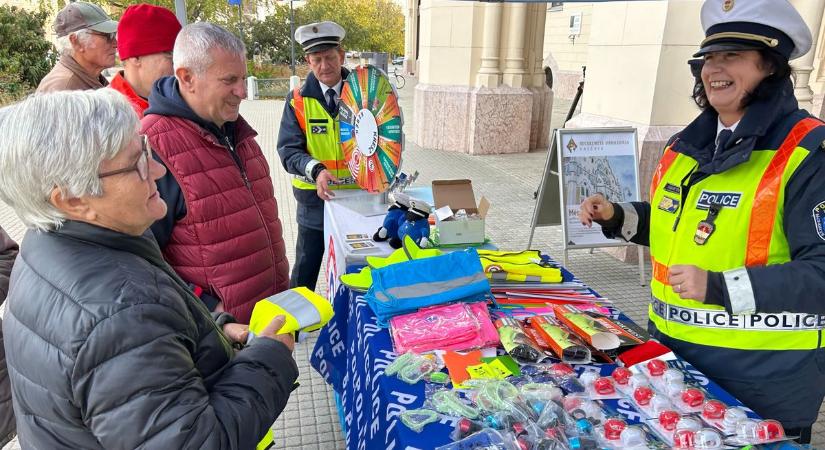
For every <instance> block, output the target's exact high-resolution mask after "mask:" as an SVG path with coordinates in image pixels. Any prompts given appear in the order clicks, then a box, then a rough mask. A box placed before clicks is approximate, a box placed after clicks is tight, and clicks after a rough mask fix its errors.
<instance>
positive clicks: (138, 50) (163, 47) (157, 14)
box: [117, 4, 181, 61]
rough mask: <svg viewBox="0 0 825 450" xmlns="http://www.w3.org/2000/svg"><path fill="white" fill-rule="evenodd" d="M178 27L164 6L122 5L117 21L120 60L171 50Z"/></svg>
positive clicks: (173, 17)
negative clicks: (118, 20) (123, 10)
mask: <svg viewBox="0 0 825 450" xmlns="http://www.w3.org/2000/svg"><path fill="white" fill-rule="evenodd" d="M180 29H181V26H180V22H178V19H177V17H175V14H174V13H173V12H172V11H169V10H168V9H166V8H161V7H160V6H154V5H147V4H140V5H132V6H130V7H128V8H126V12H124V13H123V17H121V18H120V22H119V23H118V25H117V52H118V54H119V55H120V60H121V61H123V60H126V59H128V58H132V57H135V56H144V55H151V54H153V53H162V52H171V51H172V48H173V47H174V46H175V38H176V37H177V36H178V32H179V31H180Z"/></svg>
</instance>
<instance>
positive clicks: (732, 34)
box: [694, 0, 812, 60]
mask: <svg viewBox="0 0 825 450" xmlns="http://www.w3.org/2000/svg"><path fill="white" fill-rule="evenodd" d="M702 27H703V28H704V29H705V36H706V37H705V40H704V41H702V44H701V48H700V49H699V52H697V53H696V54H695V55H694V56H701V55H704V54H706V53H711V52H719V51H726V50H758V49H764V48H767V49H770V50H773V51H775V52H777V53H779V54H781V55H782V56H784V57H785V58H787V59H789V60H791V59H794V58H798V57H800V56H802V55H804V54H805V53H808V50H810V49H811V41H812V38H811V30H809V29H808V25H806V24H805V21H804V20H802V17H801V16H800V15H799V13H798V12H797V11H796V9H794V7H793V6H792V5H791V4H790V3H788V0H705V3H704V4H703V5H702Z"/></svg>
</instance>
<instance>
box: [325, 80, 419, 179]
mask: <svg viewBox="0 0 825 450" xmlns="http://www.w3.org/2000/svg"><path fill="white" fill-rule="evenodd" d="M338 117H339V119H340V123H341V148H342V149H343V151H344V159H345V160H346V161H347V166H348V167H349V170H350V172H351V173H352V176H353V178H354V179H355V182H356V183H358V185H359V186H361V188H362V189H364V190H366V191H369V192H372V193H379V192H384V191H385V190H386V189H387V188H388V187H389V186H390V183H392V181H393V179H395V174H396V173H398V169H399V167H400V166H401V148H402V142H401V141H402V136H401V125H402V124H403V123H404V119H403V118H402V117H401V109H400V108H399V107H398V93H396V91H395V88H393V87H392V85H391V84H390V82H389V80H388V79H387V75H386V74H384V72H382V71H381V70H380V69H378V68H376V67H373V66H358V67H357V68H355V70H353V71H352V72H350V74H349V76H348V77H347V79H346V80H345V82H344V89H343V91H342V92H341V103H340V109H339V111H338Z"/></svg>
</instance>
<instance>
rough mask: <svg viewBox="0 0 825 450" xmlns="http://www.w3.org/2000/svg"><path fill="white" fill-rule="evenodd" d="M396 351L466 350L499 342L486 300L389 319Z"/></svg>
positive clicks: (446, 306) (444, 306)
mask: <svg viewBox="0 0 825 450" xmlns="http://www.w3.org/2000/svg"><path fill="white" fill-rule="evenodd" d="M390 333H391V335H392V339H393V346H394V347H395V351H396V353H399V354H401V353H405V352H407V351H410V350H411V351H414V352H417V353H422V352H427V351H431V350H436V349H441V350H466V349H469V348H478V347H484V346H487V345H488V344H492V345H495V344H496V343H498V332H497V331H496V329H495V326H494V325H493V324H492V322H491V320H490V314H489V312H488V311H487V305H486V303H485V302H479V303H473V304H467V303H455V304H450V305H439V306H433V307H430V308H424V309H421V310H419V311H417V312H414V313H410V314H403V315H400V316H395V317H393V318H392V319H390Z"/></svg>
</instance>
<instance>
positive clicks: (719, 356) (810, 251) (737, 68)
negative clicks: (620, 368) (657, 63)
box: [579, 0, 825, 442]
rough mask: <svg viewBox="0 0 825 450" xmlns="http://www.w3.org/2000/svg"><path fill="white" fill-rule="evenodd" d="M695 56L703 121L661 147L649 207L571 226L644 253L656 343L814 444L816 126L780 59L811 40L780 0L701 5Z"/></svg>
mask: <svg viewBox="0 0 825 450" xmlns="http://www.w3.org/2000/svg"><path fill="white" fill-rule="evenodd" d="M702 25H703V26H704V29H705V33H706V37H705V39H704V40H703V41H702V43H701V44H700V47H699V51H698V52H697V53H696V54H695V55H694V57H698V58H701V59H702V63H701V64H699V65H698V66H697V65H696V64H694V65H693V66H694V68H697V69H700V70H699V71H698V75H699V77H698V78H697V80H696V85H695V87H694V90H693V92H694V100H695V101H696V104H697V105H698V106H699V107H700V108H701V109H702V110H703V111H702V113H701V114H700V115H699V116H698V117H697V118H696V119H695V120H694V121H693V122H692V123H691V124H689V125H688V126H687V127H686V128H685V129H684V130H682V131H681V132H679V133H678V134H677V135H676V136H674V137H673V138H671V139H670V141H669V142H668V144H667V147H666V149H665V151H664V153H663V155H662V158H661V160H660V162H659V167H658V168H657V170H656V172H655V175H654V177H653V180H652V183H651V193H652V195H651V199H650V203H647V202H633V203H627V204H614V203H611V202H609V201H607V200H606V199H605V198H604V197H602V196H593V197H590V198H588V199H586V200H585V201H584V202H583V203H582V206H581V212H580V214H579V217H580V219H581V221H582V223H583V224H585V225H590V224H591V223H592V222H594V221H595V222H597V223H599V224H601V225H602V227H603V230H604V233H605V235H607V236H608V237H616V238H622V239H625V240H628V241H631V242H635V243H637V244H642V245H649V246H650V254H651V256H652V258H653V279H652V280H651V291H652V296H653V298H652V306H651V308H650V329H651V332H652V333H651V334H652V335H653V337H655V338H656V339H658V340H660V341H661V342H662V343H663V344H665V345H666V346H668V347H670V348H671V349H672V350H674V351H675V352H676V354H678V355H680V356H681V357H683V358H684V359H686V360H687V361H689V362H690V363H691V364H693V365H694V366H696V368H698V369H699V370H701V371H702V372H703V373H705V374H706V375H708V376H709V377H710V378H712V379H713V380H715V381H716V382H718V383H719V384H720V385H721V386H722V387H723V388H725V389H726V390H727V391H728V392H730V393H731V394H733V395H734V396H736V397H737V398H738V399H739V400H741V401H742V402H743V403H744V404H745V405H746V406H748V407H750V408H752V409H753V410H754V411H755V412H756V413H757V414H759V415H760V416H762V417H765V418H772V419H778V420H779V421H781V422H782V424H783V425H784V427H785V428H786V431H787V434H788V435H790V436H801V439H800V440H801V441H802V442H809V441H810V436H811V425H812V424H813V423H814V422H815V421H816V419H817V414H818V411H819V407H820V405H821V404H822V399H823V396H825V350H823V348H822V347H823V340H822V328H823V325H824V324H823V320H822V318H821V317H822V316H821V315H822V314H825V302H823V301H822V299H821V297H822V296H821V294H820V293H822V292H825V229H824V228H825V227H823V225H825V220H823V219H825V177H823V176H822V174H823V173H825V151H823V149H822V148H820V146H821V144H822V143H823V141H825V126H823V123H822V122H821V121H820V120H819V119H816V118H814V117H812V116H811V115H810V114H809V113H808V112H807V111H804V110H801V109H799V106H798V104H797V101H796V98H794V94H793V85H792V83H791V68H790V66H789V64H788V61H789V60H790V59H793V58H797V57H800V56H802V55H804V54H805V53H807V52H808V51H809V50H810V48H811V33H810V31H809V30H808V28H807V26H806V25H805V22H804V21H803V20H802V17H800V16H799V13H797V11H796V10H795V9H794V8H793V6H791V5H790V3H788V1H787V0H747V1H744V0H707V1H705V3H704V5H703V6H702Z"/></svg>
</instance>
